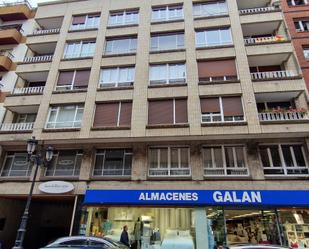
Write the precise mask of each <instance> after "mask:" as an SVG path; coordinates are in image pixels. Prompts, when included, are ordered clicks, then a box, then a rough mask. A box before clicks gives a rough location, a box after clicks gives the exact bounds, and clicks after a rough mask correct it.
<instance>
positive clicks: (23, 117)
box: [16, 113, 36, 123]
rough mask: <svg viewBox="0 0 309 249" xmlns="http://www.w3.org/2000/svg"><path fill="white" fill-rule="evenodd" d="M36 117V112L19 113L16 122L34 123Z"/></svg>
mask: <svg viewBox="0 0 309 249" xmlns="http://www.w3.org/2000/svg"><path fill="white" fill-rule="evenodd" d="M35 119H36V113H24V114H18V116H17V119H16V123H34V122H35Z"/></svg>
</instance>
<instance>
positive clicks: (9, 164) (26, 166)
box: [1, 152, 32, 177]
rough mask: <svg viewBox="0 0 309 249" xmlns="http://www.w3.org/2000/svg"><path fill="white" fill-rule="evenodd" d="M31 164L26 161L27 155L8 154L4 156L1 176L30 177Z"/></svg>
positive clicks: (21, 153) (20, 153)
mask: <svg viewBox="0 0 309 249" xmlns="http://www.w3.org/2000/svg"><path fill="white" fill-rule="evenodd" d="M31 170H32V167H31V164H30V162H29V161H28V154H27V153H23V152H8V153H7V154H6V157H5V160H4V165H3V168H2V171H1V176H5V177H22V176H26V177H27V176H30V174H31Z"/></svg>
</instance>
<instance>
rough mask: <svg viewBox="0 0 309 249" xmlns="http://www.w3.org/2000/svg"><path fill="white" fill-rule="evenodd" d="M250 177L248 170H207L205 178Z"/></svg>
mask: <svg viewBox="0 0 309 249" xmlns="http://www.w3.org/2000/svg"><path fill="white" fill-rule="evenodd" d="M245 175H248V169H247V168H231V167H228V168H205V169H204V176H245Z"/></svg>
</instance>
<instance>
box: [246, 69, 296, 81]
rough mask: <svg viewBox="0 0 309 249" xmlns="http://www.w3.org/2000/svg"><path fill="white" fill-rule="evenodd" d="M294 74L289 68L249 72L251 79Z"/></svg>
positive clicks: (279, 77)
mask: <svg viewBox="0 0 309 249" xmlns="http://www.w3.org/2000/svg"><path fill="white" fill-rule="evenodd" d="M295 76H296V74H295V72H293V71H291V70H285V71H271V72H256V73H251V78H252V79H253V80H267V79H285V78H290V77H295Z"/></svg>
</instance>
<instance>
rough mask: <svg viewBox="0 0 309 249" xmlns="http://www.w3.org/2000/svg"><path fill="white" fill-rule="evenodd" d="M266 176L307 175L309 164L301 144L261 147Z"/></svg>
mask: <svg viewBox="0 0 309 249" xmlns="http://www.w3.org/2000/svg"><path fill="white" fill-rule="evenodd" d="M259 151H260V158H261V162H262V165H263V167H264V174H265V175H304V174H305V175H307V174H308V173H309V171H308V163H307V159H306V156H305V150H304V147H303V146H302V145H301V144H274V145H261V146H260V147H259Z"/></svg>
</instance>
